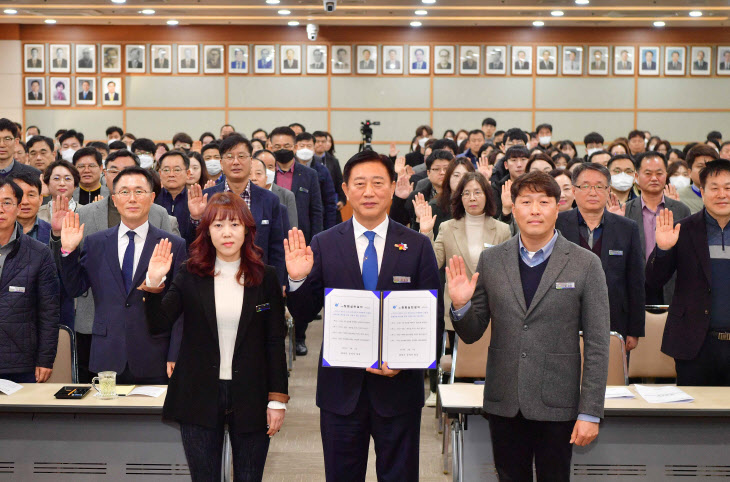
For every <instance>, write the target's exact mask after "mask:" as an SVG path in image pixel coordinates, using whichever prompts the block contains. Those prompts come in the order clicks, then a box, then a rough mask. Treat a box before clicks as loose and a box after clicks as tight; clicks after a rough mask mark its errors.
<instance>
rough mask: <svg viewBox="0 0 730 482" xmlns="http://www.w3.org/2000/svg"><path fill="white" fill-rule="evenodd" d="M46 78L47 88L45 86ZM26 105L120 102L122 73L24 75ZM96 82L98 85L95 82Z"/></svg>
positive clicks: (106, 103)
mask: <svg viewBox="0 0 730 482" xmlns="http://www.w3.org/2000/svg"><path fill="white" fill-rule="evenodd" d="M46 80H48V90H46ZM23 82H24V84H25V85H24V87H25V105H38V106H45V105H71V100H72V99H74V105H91V106H94V105H102V106H120V105H122V95H123V92H122V90H123V87H124V85H123V79H122V78H121V77H102V78H101V79H97V78H96V77H80V76H77V77H53V76H52V77H49V78H48V79H46V77H45V76H42V75H40V76H32V75H31V76H27V77H25V78H24V81H23ZM97 83H98V84H99V85H97Z"/></svg>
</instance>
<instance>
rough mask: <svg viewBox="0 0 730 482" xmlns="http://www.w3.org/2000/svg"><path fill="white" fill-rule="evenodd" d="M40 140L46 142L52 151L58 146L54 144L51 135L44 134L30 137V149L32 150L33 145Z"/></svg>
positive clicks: (28, 145)
mask: <svg viewBox="0 0 730 482" xmlns="http://www.w3.org/2000/svg"><path fill="white" fill-rule="evenodd" d="M39 142H45V143H46V144H47V145H48V148H49V149H50V150H51V151H53V150H54V149H55V148H56V146H55V145H54V144H53V139H51V138H49V137H44V136H33V137H31V138H30V139H28V144H27V147H28V149H29V150H30V148H31V147H33V146H34V145H36V144H38V143H39Z"/></svg>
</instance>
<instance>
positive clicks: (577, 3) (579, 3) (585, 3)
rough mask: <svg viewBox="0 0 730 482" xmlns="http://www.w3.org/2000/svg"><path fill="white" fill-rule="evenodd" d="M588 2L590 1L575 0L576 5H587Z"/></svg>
mask: <svg viewBox="0 0 730 482" xmlns="http://www.w3.org/2000/svg"><path fill="white" fill-rule="evenodd" d="M589 3H591V2H590V0H575V4H576V5H588V4H589Z"/></svg>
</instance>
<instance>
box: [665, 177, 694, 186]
mask: <svg viewBox="0 0 730 482" xmlns="http://www.w3.org/2000/svg"><path fill="white" fill-rule="evenodd" d="M691 182H692V181H691V180H690V178H688V177H686V176H672V177H670V178H669V184H671V185H672V186H674V187H676V188H677V189H684V188H685V187H689V185H690V184H691Z"/></svg>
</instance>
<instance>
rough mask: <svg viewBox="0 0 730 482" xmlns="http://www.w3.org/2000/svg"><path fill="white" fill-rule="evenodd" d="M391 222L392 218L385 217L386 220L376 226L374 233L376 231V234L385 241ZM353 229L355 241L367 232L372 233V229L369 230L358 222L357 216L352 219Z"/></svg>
mask: <svg viewBox="0 0 730 482" xmlns="http://www.w3.org/2000/svg"><path fill="white" fill-rule="evenodd" d="M389 222H390V218H389V217H388V216H385V220H384V221H383V222H382V223H380V224H378V225H377V226H375V229H372V231H375V234H377V235H378V236H380V237H381V238H383V239H384V240H385V236H386V235H387V234H388V223H389ZM352 228H353V230H354V231H355V239H357V238H359V237H360V236H362V235H363V234H364V233H365V231H371V230H370V229H367V228H366V227H365V226H363V225H362V224H360V223H358V222H357V219H355V216H353V217H352Z"/></svg>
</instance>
